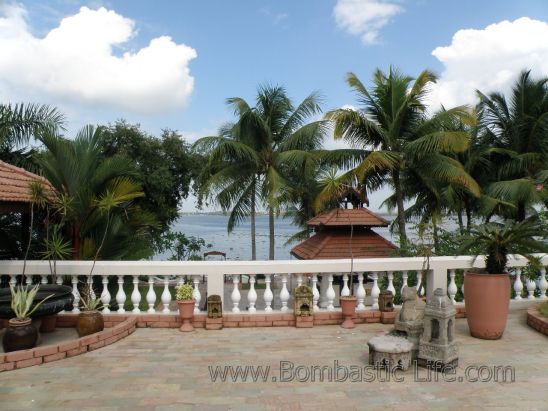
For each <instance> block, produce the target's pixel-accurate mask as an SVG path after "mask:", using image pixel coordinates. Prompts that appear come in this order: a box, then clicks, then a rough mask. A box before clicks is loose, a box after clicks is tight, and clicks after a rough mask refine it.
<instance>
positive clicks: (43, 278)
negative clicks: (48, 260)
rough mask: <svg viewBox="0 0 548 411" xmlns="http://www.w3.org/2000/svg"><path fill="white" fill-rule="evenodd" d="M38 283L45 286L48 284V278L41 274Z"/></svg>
mask: <svg viewBox="0 0 548 411" xmlns="http://www.w3.org/2000/svg"><path fill="white" fill-rule="evenodd" d="M40 283H41V284H47V283H48V276H47V275H46V274H42V275H41V276H40Z"/></svg>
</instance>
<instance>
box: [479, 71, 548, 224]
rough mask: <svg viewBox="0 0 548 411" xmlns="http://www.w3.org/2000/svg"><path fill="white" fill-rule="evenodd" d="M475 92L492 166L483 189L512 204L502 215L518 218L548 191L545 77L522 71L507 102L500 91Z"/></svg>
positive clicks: (547, 116)
mask: <svg viewBox="0 0 548 411" xmlns="http://www.w3.org/2000/svg"><path fill="white" fill-rule="evenodd" d="M477 94H478V96H479V98H480V108H481V109H482V110H483V111H484V115H485V121H486V127H485V133H486V135H488V136H490V139H491V141H492V143H493V147H492V149H491V150H490V152H491V161H492V162H493V164H494V166H495V169H496V175H495V179H494V181H492V183H491V184H490V186H489V188H488V190H487V191H488V193H489V194H491V195H492V196H493V197H495V198H498V199H500V200H503V201H505V202H509V203H511V204H512V205H513V206H512V207H506V208H503V209H502V210H501V211H500V212H501V214H502V216H503V217H511V218H514V219H516V220H517V221H523V220H525V218H526V215H527V212H528V211H531V212H534V209H533V208H532V206H533V205H535V204H538V203H541V202H542V201H543V200H544V199H546V196H547V193H548V190H547V188H546V187H545V185H546V182H548V167H547V164H548V77H544V78H540V79H538V80H533V79H531V73H530V71H523V72H522V73H521V74H520V75H519V78H518V80H517V82H516V84H515V85H514V87H513V89H512V92H511V95H510V99H509V100H510V101H508V100H507V99H506V97H505V96H504V95H503V94H502V93H491V94H489V95H485V94H483V93H481V92H480V91H477Z"/></svg>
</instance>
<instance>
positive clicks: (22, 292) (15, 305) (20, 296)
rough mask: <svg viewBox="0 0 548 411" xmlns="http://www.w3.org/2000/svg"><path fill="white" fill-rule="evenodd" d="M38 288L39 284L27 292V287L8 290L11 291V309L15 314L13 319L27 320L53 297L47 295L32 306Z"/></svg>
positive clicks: (15, 287)
mask: <svg viewBox="0 0 548 411" xmlns="http://www.w3.org/2000/svg"><path fill="white" fill-rule="evenodd" d="M38 288H40V285H39V284H36V285H35V286H34V287H32V288H31V289H30V290H29V286H28V285H25V286H22V285H20V286H14V287H11V288H10V291H11V309H12V310H13V312H14V313H15V318H17V319H18V320H25V319H27V318H29V317H30V316H31V315H32V314H33V313H34V312H35V311H36V310H37V309H38V308H39V307H40V306H41V305H42V303H43V302H44V301H46V300H47V299H48V298H50V297H53V294H51V295H48V296H47V297H46V298H44V299H43V300H42V301H39V302H37V303H36V304H34V306H33V302H34V297H36V293H37V292H38Z"/></svg>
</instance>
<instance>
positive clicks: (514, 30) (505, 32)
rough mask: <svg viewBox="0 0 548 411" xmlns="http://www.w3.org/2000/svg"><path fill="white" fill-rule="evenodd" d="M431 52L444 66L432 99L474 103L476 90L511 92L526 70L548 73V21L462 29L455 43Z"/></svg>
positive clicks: (434, 101) (526, 20)
mask: <svg viewBox="0 0 548 411" xmlns="http://www.w3.org/2000/svg"><path fill="white" fill-rule="evenodd" d="M432 54H433V55H434V57H436V58H437V59H438V60H439V61H440V62H441V63H442V64H443V65H444V69H443V72H442V74H441V76H440V79H439V81H438V83H437V84H436V85H434V86H433V88H432V95H431V99H432V104H433V105H434V106H438V104H439V103H442V104H444V105H445V106H446V107H452V106H455V105H460V104H474V103H475V102H476V101H477V100H476V96H475V90H476V89H478V90H480V91H481V92H483V93H489V92H493V91H501V92H503V93H508V92H509V91H510V90H511V87H512V84H513V83H514V82H515V81H516V79H517V76H518V73H519V72H520V71H522V70H523V69H531V70H532V73H533V74H534V75H536V76H541V75H542V76H546V75H548V24H547V23H546V22H543V21H539V20H533V19H530V18H528V17H522V18H519V19H517V20H514V21H502V22H500V23H496V24H491V25H489V26H487V27H486V28H484V29H482V30H474V29H466V30H459V31H457V32H456V33H455V35H454V36H453V39H452V41H451V45H449V46H445V47H438V48H436V49H435V50H434V51H433V52H432Z"/></svg>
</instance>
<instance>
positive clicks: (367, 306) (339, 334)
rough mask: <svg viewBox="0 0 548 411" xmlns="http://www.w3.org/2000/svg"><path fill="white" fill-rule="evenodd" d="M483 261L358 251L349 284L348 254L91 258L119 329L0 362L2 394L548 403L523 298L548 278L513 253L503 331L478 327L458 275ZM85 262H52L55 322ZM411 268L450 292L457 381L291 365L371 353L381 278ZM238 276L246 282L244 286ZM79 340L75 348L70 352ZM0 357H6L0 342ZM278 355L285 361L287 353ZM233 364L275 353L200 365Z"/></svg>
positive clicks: (34, 400) (9, 270)
mask: <svg viewBox="0 0 548 411" xmlns="http://www.w3.org/2000/svg"><path fill="white" fill-rule="evenodd" d="M542 262H543V264H544V265H545V266H546V265H548V257H546V256H545V257H543V261H542ZM481 263H482V260H481V258H479V259H477V260H476V261H475V262H474V264H472V260H471V258H470V257H468V256H461V257H434V258H432V259H431V260H430V267H429V269H428V270H426V274H425V276H424V278H423V277H422V276H421V272H422V269H423V264H424V261H423V259H422V258H386V259H356V260H354V261H353V266H352V273H354V280H355V281H354V284H352V287H350V285H351V284H350V278H351V277H352V276H351V275H350V273H351V271H350V270H351V261H350V260H324V261H255V262H251V261H245V262H236V261H226V262H224V261H218V262H149V261H131V262H128V261H124V262H113V261H99V262H97V264H96V267H95V269H94V274H93V276H94V277H98V279H97V280H96V281H100V282H102V284H103V285H104V287H103V289H102V290H98V291H100V292H101V293H102V297H101V298H102V299H103V302H105V303H107V302H109V303H111V304H112V305H111V307H112V306H113V305H114V307H118V308H117V309H116V310H114V309H112V310H111V309H109V308H105V309H104V310H103V314H104V316H105V320H106V323H107V327H108V328H107V329H106V331H105V332H107V331H108V333H109V336H110V337H109V338H110V339H111V340H112V342H115V343H114V344H112V345H109V346H104V345H106V344H104V343H101V341H97V340H94V341H95V342H91V339H90V340H89V341H86V345H85V346H82V344H81V343H80V346H79V347H78V349H76V350H75V349H74V347H72V351H71V352H72V354H71V353H70V352H69V351H66V352H61V351H59V350H58V352H56V354H51V353H48V355H50V356H53V357H55V355H57V357H56V358H54V359H56V360H57V359H59V360H60V361H55V362H51V363H48V364H41V365H40V366H37V367H36V366H35V367H29V368H24V369H20V370H14V371H10V372H3V373H1V374H0V386H1V388H0V397H1V398H2V402H3V404H7V405H6V406H7V408H4V405H3V409H17V410H23V409H42V410H46V409H109V410H122V409H132V410H139V409H156V410H160V409H193V407H195V408H201V407H202V406H204V405H206V404H208V405H210V406H211V407H213V408H219V409H226V408H229V407H237V408H240V409H241V408H249V409H278V408H285V409H307V408H334V407H340V406H348V407H351V408H352V407H354V408H356V407H357V408H359V407H365V406H367V407H368V408H373V409H374V408H383V409H385V408H386V407H389V408H390V407H396V406H397V405H398V403H402V402H405V403H406V406H409V407H410V409H418V408H422V407H424V406H425V405H428V406H434V407H440V408H441V407H443V408H448V409H461V408H463V407H465V406H470V407H474V408H481V407H485V408H492V407H502V408H504V407H505V406H511V405H512V404H515V403H517V402H518V401H519V403H520V406H523V407H525V408H530V409H533V408H537V409H540V408H542V407H543V406H545V384H546V383H547V381H546V375H545V370H546V368H547V367H548V352H547V351H546V350H545V349H543V344H545V343H546V337H545V336H544V335H542V334H541V333H538V332H537V331H535V330H533V329H532V328H530V327H528V326H527V325H526V314H525V312H526V308H528V307H530V306H531V305H533V304H535V303H536V302H538V301H539V300H540V299H545V298H546V290H545V289H542V288H540V289H539V288H537V287H538V285H541V287H543V285H542V284H541V283H540V282H539V283H538V284H535V289H531V282H528V283H527V282H526V281H525V279H522V278H521V276H520V269H521V267H523V266H524V265H525V264H526V263H527V261H526V260H525V259H523V258H513V259H511V260H510V262H509V267H511V269H512V271H513V272H514V275H513V276H512V281H513V285H512V287H513V289H514V290H515V294H516V295H515V297H514V298H513V299H512V301H511V314H510V318H509V322H508V325H507V328H506V332H505V334H504V336H503V338H502V339H501V340H497V341H484V340H478V339H474V338H472V337H470V335H469V332H468V326H467V324H466V320H465V319H464V318H462V317H464V316H465V312H464V307H463V302H462V298H461V296H462V290H459V289H458V287H457V282H458V281H455V279H456V278H458V277H459V275H460V273H461V270H464V269H467V268H469V267H470V266H471V265H475V266H480V265H481ZM379 268H382V271H380V270H379ZM90 269H91V262H83V261H82V262H74V261H70V262H69V261H67V262H59V263H58V274H60V276H59V277H58V280H59V281H61V275H62V276H70V278H71V281H72V284H73V286H74V293H75V295H76V297H77V298H76V299H75V302H74V309H73V312H65V313H61V314H59V319H58V326H61V327H62V326H71V325H73V323H74V318H75V314H76V313H77V312H78V290H77V285H78V283H79V282H81V281H86V278H87V275H88V274H89V272H90ZM21 270H22V263H21V262H19V261H3V262H1V263H0V272H2V273H3V274H4V275H5V276H7V277H4V280H8V281H9V283H11V284H13V283H14V282H16V281H21V280H23V281H25V282H27V283H31V282H33V281H34V282H36V281H41V282H42V283H46V282H47V281H48V280H49V266H48V263H47V262H44V261H31V262H29V263H28V264H27V275H26V277H25V278H24V279H22V278H19V277H20V276H18V275H17V273H20V272H21ZM412 272H416V273H417V281H420V282H423V283H424V282H425V283H426V297H427V299H428V298H429V297H430V296H431V295H432V292H433V290H434V289H435V288H442V289H444V290H447V294H448V296H449V297H450V298H451V299H452V300H454V303H455V304H456V307H457V312H458V314H457V317H461V318H460V319H458V320H457V323H456V338H457V341H458V343H459V348H460V355H459V367H458V369H457V374H456V376H457V378H458V377H463V378H464V381H460V380H459V381H457V382H448V381H437V382H436V381H434V380H433V379H434V378H435V377H432V380H431V381H424V379H425V378H426V379H428V378H429V377H428V376H427V374H426V371H425V370H422V369H421V371H419V372H418V374H415V372H414V371H412V370H410V371H407V372H405V373H401V374H399V375H398V377H401V376H403V379H404V381H403V382H397V381H394V380H393V379H392V380H391V381H390V382H382V381H380V380H379V378H381V379H382V378H386V375H385V376H384V377H383V376H380V377H379V376H378V375H377V376H375V381H372V382H359V383H358V382H351V379H350V378H347V379H346V380H345V381H344V382H336V381H334V380H332V381H331V382H329V381H328V377H325V379H324V381H323V382H322V381H319V380H318V378H316V380H315V381H311V380H310V378H311V377H310V378H308V379H307V378H306V377H307V375H306V373H307V371H306V370H304V369H301V370H300V371H299V372H298V374H293V377H291V373H292V372H295V369H296V367H299V366H303V367H304V368H307V367H308V368H309V367H310V366H318V367H323V366H329V367H332V366H333V364H334V361H338V364H341V365H343V366H346V367H350V366H359V367H364V366H365V365H367V345H366V342H367V340H368V339H370V338H371V337H373V336H375V335H378V334H379V333H382V332H385V331H388V330H389V329H390V328H391V327H392V326H391V325H390V323H391V322H393V318H394V316H393V313H380V312H379V310H378V295H379V293H380V291H381V288H385V287H386V288H388V289H391V290H394V282H395V279H400V280H403V282H398V283H401V284H405V283H407V282H408V281H409V278H411V273H412ZM356 273H359V274H356ZM259 274H262V275H264V287H260V289H256V284H257V277H259ZM544 274H545V272H544V271H543V272H542V275H544ZM356 275H357V281H356ZM108 276H117V280H118V285H119V287H118V289H117V290H116V292H115V293H112V292H111V291H110V290H109V287H107V284H108ZM126 276H130V278H131V280H132V282H133V285H134V287H133V289H132V292H131V293H128V292H127V291H126V289H127V288H124V286H123V284H124V278H125V277H126ZM261 277H262V276H261ZM337 277H340V280H341V281H340V282H338V283H340V287H338V286H334V282H336V281H334V279H335V278H337ZM145 278H148V281H145V284H146V285H148V290H147V292H146V293H145V292H143V291H142V290H143V288H142V287H140V285H142V283H143V280H144V279H145ZM158 278H159V279H161V281H162V284H161V288H160V290H161V293H159V292H158V293H157V292H156V290H157V287H156V282H157V279H158ZM368 279H369V280H368ZM242 280H243V281H242ZM182 281H189V282H191V284H193V286H194V290H195V297H196V300H197V302H196V307H195V319H194V325H195V326H196V327H199V328H197V331H196V332H194V333H180V332H179V331H178V330H177V329H176V328H175V327H178V326H179V325H180V320H179V318H178V315H177V312H176V311H174V310H175V308H174V306H173V304H172V288H173V287H174V286H175V285H176V284H177V283H180V282H182ZM242 282H244V283H248V285H246V286H245V287H243V286H242ZM261 282H262V281H261ZM299 284H309V285H310V286H312V288H313V290H314V320H313V325H314V327H313V328H308V329H306V330H303V329H299V328H295V327H294V326H295V323H296V321H295V317H294V315H293V308H292V293H293V291H292V290H293V288H294V287H296V286H297V285H299ZM382 285H384V286H382ZM409 285H415V284H409ZM527 285H529V288H527ZM244 288H245V289H244ZM257 288H259V287H257ZM350 288H353V292H352V294H354V295H356V296H357V297H358V303H357V313H356V323H357V327H356V328H355V329H352V330H345V329H342V328H340V327H339V326H338V325H337V324H340V323H341V322H342V316H341V312H340V309H339V308H337V307H336V306H337V296H338V295H339V294H340V295H348V293H350ZM151 290H152V291H151ZM206 292H207V295H213V294H218V295H221V296H223V300H224V313H223V320H222V322H223V325H224V329H222V330H217V331H208V330H205V329H203V328H204V327H207V319H206V315H205V313H204V312H202V311H201V310H200V307H202V304H201V303H203V298H205V293H206ZM464 292H465V290H464ZM535 293H536V295H537V297H535ZM113 294H114V295H113ZM157 294H159V295H157ZM522 295H523V296H522ZM529 297H531V298H529ZM457 300H461V301H457ZM127 302H131V306H132V307H133V309H131V310H126V309H124V304H126V307H127ZM114 303H116V304H114ZM140 307H147V308H144V309H143V308H140ZM322 307H324V308H322ZM396 311H397V310H396ZM383 323H384V324H383ZM115 327H118V329H119V330H121V331H120V334H116V335H119V336H120V337H118V338H113V337H115V336H116V335H115V332H117V331H115V329H116V328H115ZM258 327H269V328H258ZM109 329H110V331H109ZM122 331H123V333H122ZM65 332H66V331H65ZM124 336H125V338H122V337H124ZM89 337H92V336H89ZM89 337H84V338H88V339H89ZM92 339H93V338H92ZM80 340H82V339H80ZM118 340H119V341H118ZM116 341H117V342H116ZM54 347H55V345H54ZM56 347H57V349H58V348H59V345H57V346H56ZM83 348H85V349H83ZM75 351H77V352H75ZM44 353H45V351H44ZM73 354H74V355H75V356H74V357H73V358H66V357H70V356H72V355H73ZM76 354H80V355H77V356H76ZM53 357H50V358H53ZM0 358H2V361H3V362H4V363H3V366H6V365H7V364H8V361H7V360H8V357H6V356H1V355H0ZM44 358H46V356H44V357H40V358H34V357H33V358H32V360H31V361H29V359H22V360H20V362H19V364H18V363H17V361H15V362H14V363H12V364H13V368H21V367H27V366H28V365H33V364H31V363H34V364H37V363H38V362H39V363H43V362H46V361H47V360H44ZM38 360H39V361H38ZM282 361H286V363H284V364H285V365H283V364H282V363H281V362H282ZM289 364H292V365H293V367H294V368H293V371H287V372H285V374H284V372H282V371H281V369H287V367H289V366H290V365H289ZM19 365H21V367H19ZM238 365H239V366H244V367H245V366H263V368H264V367H270V370H269V375H268V378H267V380H266V381H263V380H262V379H261V380H258V381H253V379H252V378H251V377H250V376H248V378H247V380H246V381H241V380H238V381H237V382H233V381H232V379H231V378H230V377H227V381H225V382H222V381H220V379H219V378H218V379H217V381H215V382H214V381H212V378H211V375H210V373H211V369H210V368H208V367H210V366H211V367H217V366H220V367H224V366H238ZM469 366H487V367H494V366H508V367H513V372H514V373H515V375H514V378H515V382H509V381H506V382H501V381H500V380H498V381H494V380H493V378H495V377H494V374H493V375H491V377H490V378H491V379H490V380H489V382H486V383H481V384H480V383H479V382H472V381H466V379H467V378H466V377H467V376H466V375H465V373H466V370H467V367H469ZM284 367H285V368H284ZM303 367H301V368H303ZM483 372H484V373H485V374H484V375H483V377H487V376H488V374H487V373H489V372H490V371H483ZM497 372H498V371H497ZM492 373H494V371H492ZM286 377H287V378H286ZM473 377H474V376H472V378H473ZM499 377H500V378H503V377H501V376H499ZM284 378H285V379H291V381H286V380H284ZM508 378H510V377H509V376H508ZM280 379H281V380H280ZM300 380H302V381H300ZM305 380H306V381H305ZM419 380H420V381H419ZM364 384H366V385H365V386H364ZM455 384H457V385H455ZM52 392H55V393H56V394H55V395H52ZM368 393H369V394H368ZM371 393H375V395H373V394H371ZM487 393H489V395H488V396H486V394H487Z"/></svg>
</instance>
